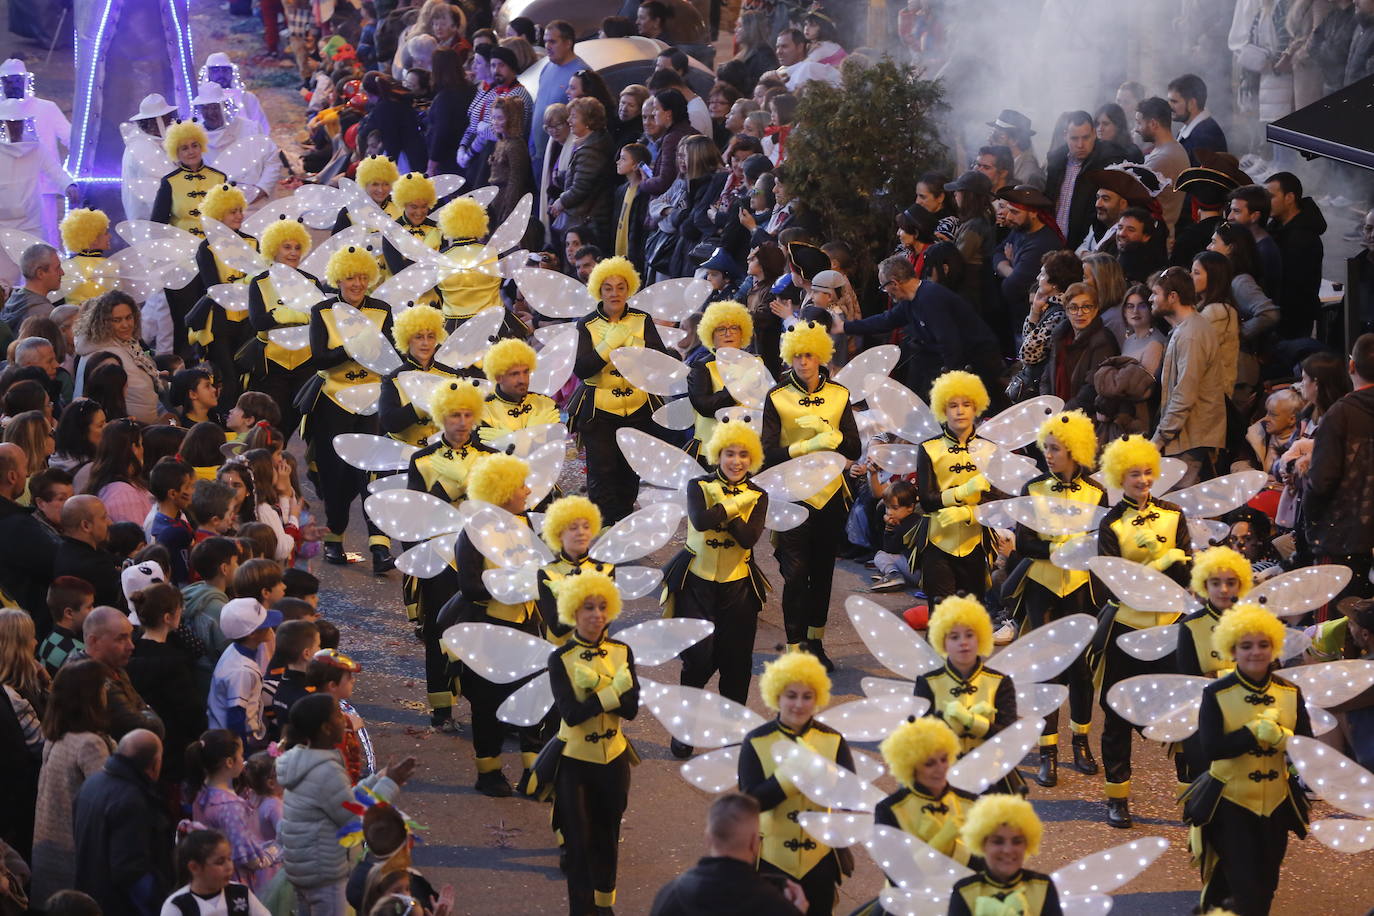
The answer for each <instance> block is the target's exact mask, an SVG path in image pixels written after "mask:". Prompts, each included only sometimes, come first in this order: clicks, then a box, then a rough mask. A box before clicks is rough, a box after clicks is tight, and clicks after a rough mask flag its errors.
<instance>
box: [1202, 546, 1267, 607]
mask: <svg viewBox="0 0 1374 916" xmlns="http://www.w3.org/2000/svg"><path fill="white" fill-rule="evenodd" d="M1222 570H1226V571H1228V572H1233V573H1235V574H1236V578H1238V579H1240V593H1239V594H1237V595H1236V597H1237V598H1244V597H1245V594H1246V593H1247V592H1248V591H1250V588H1251V586H1253V585H1254V584H1255V574H1254V570H1253V569H1251V568H1250V561H1249V560H1247V559H1245V557H1243V556H1241V555H1240V554H1238V553H1236V552H1235V551H1234V550H1232V549H1231V548H1230V547H1208V548H1207V549H1206V550H1203V551H1201V552H1199V553H1198V554H1196V555H1195V556H1194V557H1193V578H1192V581H1191V582H1190V583H1189V584H1190V585H1192V587H1193V592H1194V593H1195V594H1197V595H1198V596H1199V597H1202V598H1206V597H1207V580H1208V579H1210V578H1212V577H1213V576H1215V575H1216V574H1217V573H1219V572H1221V571H1222Z"/></svg>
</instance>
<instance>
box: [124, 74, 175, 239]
mask: <svg viewBox="0 0 1374 916" xmlns="http://www.w3.org/2000/svg"><path fill="white" fill-rule="evenodd" d="M176 113H177V107H176V106H175V105H169V104H168V103H167V100H166V99H165V98H163V97H162V94H161V93H159V92H153V93H150V94H148V95H145V96H144V97H143V101H141V102H139V105H138V111H136V112H134V116H133V117H132V118H130V119H129V120H127V121H125V122H124V123H122V124H120V125H119V133H120V136H122V137H123V138H124V154H123V156H122V157H121V159H120V166H119V178H120V181H119V199H120V202H121V203H123V204H124V217H125V218H126V219H148V218H149V217H150V216H151V215H152V212H153V202H152V200H150V199H148V198H147V197H145V196H144V195H143V194H140V193H139V190H138V189H139V186H140V185H142V184H144V183H145V182H147V181H151V182H153V183H154V184H156V183H157V182H158V181H159V180H160V179H161V178H162V176H163V174H164V173H165V171H166V170H165V169H163V168H161V167H160V164H161V163H162V162H165V161H166V154H165V153H163V151H162V138H163V135H164V134H165V133H166V130H167V128H168V127H170V126H171V125H172V118H173V116H174V115H175V114H176ZM154 164H158V166H159V167H158V169H157V170H156V171H153V170H152V168H151V167H152V166H153V165H154Z"/></svg>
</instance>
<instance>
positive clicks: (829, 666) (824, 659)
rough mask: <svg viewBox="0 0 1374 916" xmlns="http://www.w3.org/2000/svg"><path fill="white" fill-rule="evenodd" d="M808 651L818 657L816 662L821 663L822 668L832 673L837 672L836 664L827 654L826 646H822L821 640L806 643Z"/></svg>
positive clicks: (810, 640)
mask: <svg viewBox="0 0 1374 916" xmlns="http://www.w3.org/2000/svg"><path fill="white" fill-rule="evenodd" d="M806 651H808V652H810V653H811V654H812V655H814V656H816V661H818V662H820V663H821V667H823V668H824V669H825V670H826V673H827V674H828V673H830V672H832V671H834V670H835V663H834V662H832V661H831V660H830V656H829V655H826V654H825V646H823V645H821V641H820V640H819V639H809V640H807V641H806Z"/></svg>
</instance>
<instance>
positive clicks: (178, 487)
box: [145, 458, 196, 586]
mask: <svg viewBox="0 0 1374 916" xmlns="http://www.w3.org/2000/svg"><path fill="white" fill-rule="evenodd" d="M195 485H196V473H195V471H193V470H192V469H191V466H190V465H189V464H187V463H186V462H184V461H178V460H177V459H175V458H164V459H162V460H161V461H159V462H158V463H157V464H156V465H155V466H154V467H153V470H152V472H151V473H150V474H149V475H148V489H149V490H150V491H151V492H152V494H153V499H154V500H156V501H157V506H156V507H155V508H154V509H153V512H152V514H151V516H150V518H149V521H148V523H147V524H146V526H145V530H146V531H147V532H148V537H149V538H151V539H152V540H154V541H156V542H157V543H159V544H161V545H162V546H164V547H166V548H167V553H168V554H169V555H170V556H171V559H172V564H171V568H170V569H169V570H168V572H169V573H170V574H171V577H172V584H173V585H177V586H181V585H185V584H186V583H188V582H190V581H191V571H190V566H189V563H190V553H191V542H192V540H194V534H195V532H194V530H193V529H192V528H191V522H190V520H188V519H187V518H186V510H187V509H188V508H190V506H191V495H192V493H193V492H194V491H195Z"/></svg>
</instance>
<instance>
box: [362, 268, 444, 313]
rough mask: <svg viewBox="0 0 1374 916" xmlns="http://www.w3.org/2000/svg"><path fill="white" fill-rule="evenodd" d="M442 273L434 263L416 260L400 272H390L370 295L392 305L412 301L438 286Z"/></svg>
mask: <svg viewBox="0 0 1374 916" xmlns="http://www.w3.org/2000/svg"><path fill="white" fill-rule="evenodd" d="M443 273H444V272H443V270H442V269H441V268H440V267H437V266H435V265H434V264H429V263H423V262H418V261H417V262H416V263H414V264H411V265H410V266H409V267H407V268H405V269H404V270H402V271H401V272H400V273H397V274H392V275H391V276H390V277H387V278H386V279H385V280H383V281H382V283H381V284H380V285H379V286H378V287H377V288H376V289H375V290H373V292H372V295H373V296H374V297H375V298H377V299H380V300H382V301H383V302H386V303H389V304H391V305H393V306H398V305H400V304H402V303H406V302H414V301H416V300H417V299H419V298H420V297H422V296H423V295H424V294H425V293H427V292H429V291H430V290H432V289H434V287H436V286H438V285H439V280H440V279H441V278H442V277H443Z"/></svg>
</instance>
